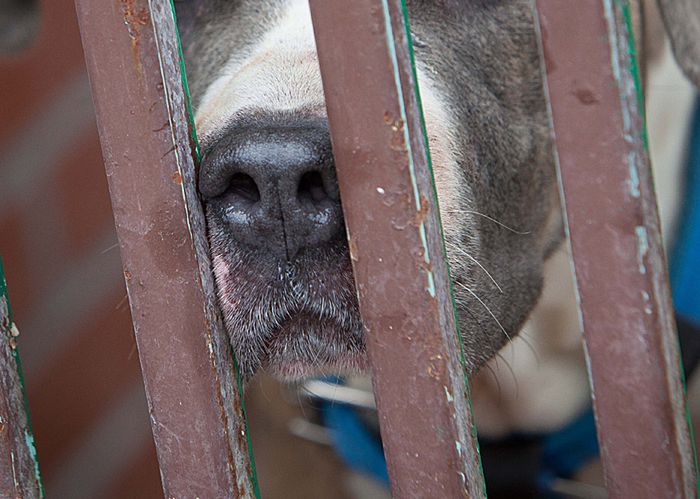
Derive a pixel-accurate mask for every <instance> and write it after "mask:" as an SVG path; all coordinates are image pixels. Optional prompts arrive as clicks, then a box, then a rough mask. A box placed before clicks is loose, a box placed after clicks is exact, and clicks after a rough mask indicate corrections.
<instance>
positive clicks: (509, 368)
mask: <svg viewBox="0 0 700 499" xmlns="http://www.w3.org/2000/svg"><path fill="white" fill-rule="evenodd" d="M496 357H497V358H499V359H501V360H502V361H503V362H504V363H505V365H506V367H507V368H508V371H510V375H511V377H512V378H513V383H515V398H516V399H517V398H518V393H519V392H520V384H519V383H518V377H517V376H516V375H515V371H514V370H513V366H511V365H510V364H509V363H508V361H507V360H506V359H505V358H504V357H503V355H501V352H496Z"/></svg>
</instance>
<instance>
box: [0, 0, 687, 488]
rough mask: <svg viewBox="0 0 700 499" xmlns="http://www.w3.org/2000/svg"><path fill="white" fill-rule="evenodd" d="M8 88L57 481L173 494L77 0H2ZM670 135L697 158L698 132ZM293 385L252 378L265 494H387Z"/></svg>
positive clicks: (0, 160)
mask: <svg viewBox="0 0 700 499" xmlns="http://www.w3.org/2000/svg"><path fill="white" fill-rule="evenodd" d="M37 13H38V15H37ZM673 71H674V70H673V68H671V69H669V73H668V74H671V75H674V74H675V76H669V79H668V80H661V81H660V82H659V83H657V84H656V85H654V86H652V87H650V90H649V92H650V95H652V94H654V93H655V94H656V97H657V98H658V101H657V102H658V104H657V105H656V107H657V108H656V109H650V113H656V114H655V115H659V116H660V115H663V116H662V117H661V118H660V119H659V120H657V121H658V122H660V123H662V124H663V123H664V122H668V121H669V120H670V121H673V120H689V119H690V118H689V117H690V116H691V113H690V112H689V111H688V109H689V106H692V102H693V94H692V90H689V89H688V87H683V86H681V87H679V86H678V84H677V81H678V78H679V77H678V76H677V73H673ZM0 95H2V99H1V102H2V104H0V110H1V113H0V116H2V120H0V255H1V256H2V259H3V262H4V267H5V272H6V278H7V282H8V289H9V293H10V300H11V305H12V308H13V311H14V316H15V321H16V323H17V324H18V326H19V329H20V332H21V336H20V350H21V356H22V362H23V367H24V374H25V380H26V391H27V397H28V400H29V407H30V413H31V419H32V423H33V427H34V432H35V438H36V445H37V450H38V455H39V460H40V467H41V472H42V475H43V477H44V482H45V487H46V491H47V495H48V497H59V498H64V497H65V498H67V497H70V498H95V497H99V498H124V497H130V498H151V497H153V498H156V497H162V489H161V486H160V479H159V474H158V465H157V462H156V457H155V451H154V448H153V443H152V440H151V433H150V427H149V424H148V414H147V408H146V402H145V396H144V393H143V388H142V384H141V379H140V372H139V362H138V354H137V352H136V346H135V342H134V338H133V335H132V330H131V318H130V315H129V306H128V302H127V297H126V291H125V288H124V282H123V276H122V272H121V262H120V257H119V250H118V248H117V241H116V236H115V232H114V227H113V220H112V213H111V208H110V202H109V195H108V191H107V183H106V178H105V175H104V169H103V164H102V157H101V152H100V145H99V139H98V135H97V130H96V126H95V118H94V113H93V108H92V103H91V98H90V89H89V83H88V80H87V76H86V73H85V68H84V62H83V53H82V48H81V45H80V38H79V33H78V27H77V24H76V19H75V12H74V6H73V1H72V0H46V1H38V0H37V1H36V2H33V1H27V0H0ZM664 128H665V127H663V126H662V127H659V130H658V131H654V130H652V131H651V134H652V141H653V142H652V146H653V147H654V141H655V138H656V137H661V136H662V135H663V133H664ZM658 142H659V143H660V144H667V145H665V146H664V145H660V146H658V149H659V151H660V149H661V148H663V147H666V148H668V151H667V152H665V153H664V152H659V154H666V155H667V156H668V155H670V156H674V155H675V157H676V159H675V160H674V161H682V158H684V157H685V151H686V145H685V143H686V142H687V141H686V137H676V138H675V139H674V138H673V137H671V138H669V137H666V138H664V139H663V140H661V138H659V139H658ZM678 158H681V159H678ZM663 188H669V189H673V188H674V187H673V186H666V187H664V186H660V189H663ZM679 199H680V195H679ZM669 216H670V215H669ZM296 397H297V395H296V394H295V393H293V392H289V391H287V390H286V389H284V388H282V387H280V386H279V385H278V384H277V383H276V382H274V381H272V380H270V379H267V378H265V377H261V378H259V379H258V380H257V381H256V382H255V383H254V385H253V387H252V388H251V389H250V390H249V392H248V393H247V396H246V398H247V400H246V406H247V409H248V416H249V421H250V423H251V433H252V436H253V444H254V450H255V455H256V463H257V468H258V474H259V478H260V483H261V489H262V493H263V496H265V497H273V498H295V497H299V498H309V497H339V498H342V497H375V496H376V497H381V496H382V495H383V492H382V488H381V486H378V485H373V484H372V482H371V481H368V480H365V479H363V478H361V477H360V476H359V475H356V474H349V473H348V472H346V471H345V469H344V467H343V465H342V464H341V463H340V460H339V458H337V457H336V455H335V453H334V452H333V451H332V450H331V449H330V448H329V447H328V446H327V445H325V443H324V442H325V440H324V439H325V437H324V435H323V434H322V433H321V434H319V435H317V436H316V437H315V438H314V437H313V435H312V433H313V431H311V433H309V431H310V428H311V430H313V427H306V428H302V429H301V430H300V431H301V432H302V433H305V434H306V435H307V437H311V440H314V439H315V440H316V441H317V443H314V442H312V441H310V440H308V439H301V438H298V437H296V436H294V435H293V434H292V432H291V431H290V424H291V426H292V427H294V424H295V423H299V422H300V421H304V420H303V416H308V414H306V413H305V412H304V411H306V410H309V411H313V408H311V407H309V406H308V404H307V403H306V402H303V403H301V404H300V402H302V401H301V400H300V399H296ZM300 405H301V407H300ZM311 419H313V418H311Z"/></svg>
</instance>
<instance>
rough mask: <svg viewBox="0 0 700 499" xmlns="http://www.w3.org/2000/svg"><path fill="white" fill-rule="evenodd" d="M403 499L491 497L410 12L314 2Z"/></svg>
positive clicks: (390, 460)
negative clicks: (457, 316) (411, 39)
mask: <svg viewBox="0 0 700 499" xmlns="http://www.w3.org/2000/svg"><path fill="white" fill-rule="evenodd" d="M310 4H311V14H312V18H313V22H314V31H315V35H316V44H317V48H318V55H319V62H320V64H321V75H322V78H323V86H324V91H325V96H326V105H327V109H328V118H329V124H330V130H331V136H332V140H333V151H334V155H335V162H336V169H337V174H338V181H339V185H340V191H341V196H342V199H343V209H344V213H345V220H346V224H347V227H348V238H349V246H350V254H351V258H352V263H353V269H354V274H355V280H356V283H357V290H358V295H359V300H360V309H361V313H362V318H363V323H364V326H365V330H366V332H367V348H368V352H369V360H370V363H371V365H372V374H373V384H374V392H375V396H376V399H377V406H378V409H379V421H380V426H381V433H382V442H383V445H384V451H385V454H386V457H387V465H388V471H389V478H390V481H391V487H392V492H393V495H394V497H464V496H465V495H466V496H468V497H483V496H484V495H485V491H484V484H483V478H482V474H481V467H480V461H479V455H478V449H477V444H476V441H475V430H474V427H473V423H472V417H471V411H470V407H469V392H468V387H467V383H466V379H465V370H464V367H463V364H462V363H461V358H460V354H459V352H460V351H461V346H460V341H459V337H458V335H457V333H456V326H455V314H454V306H453V302H452V296H451V292H450V285H449V276H448V270H447V266H446V264H445V259H444V254H445V253H444V247H443V240H442V234H441V227H440V219H439V214H438V207H437V201H436V198H435V191H434V187H433V179H432V174H431V171H430V164H429V159H428V150H427V143H426V138H425V135H424V129H423V122H422V116H421V109H420V105H419V102H418V96H417V87H416V81H415V75H414V72H413V61H412V56H411V52H410V48H409V40H408V38H407V32H406V19H405V12H404V10H403V7H402V2H401V1H400V0H356V1H354V2H352V8H351V9H350V8H348V4H347V2H346V1H345V0H311V2H310Z"/></svg>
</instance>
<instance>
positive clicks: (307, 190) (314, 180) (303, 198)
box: [297, 172, 328, 204]
mask: <svg viewBox="0 0 700 499" xmlns="http://www.w3.org/2000/svg"><path fill="white" fill-rule="evenodd" d="M297 198H298V199H299V201H300V202H302V203H309V204H316V203H319V202H321V201H323V200H324V199H328V193H327V192H326V188H325V186H324V184H323V177H322V176H321V173H320V172H306V173H305V174H304V175H302V176H301V179H300V180H299V187H298V188H297Z"/></svg>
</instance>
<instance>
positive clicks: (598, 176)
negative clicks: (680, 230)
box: [537, 0, 697, 499]
mask: <svg viewBox="0 0 700 499" xmlns="http://www.w3.org/2000/svg"><path fill="white" fill-rule="evenodd" d="M537 9H538V11H539V17H540V28H541V40H542V45H543V54H544V61H545V66H546V73H547V84H548V91H549V97H550V102H551V112H552V118H553V123H554V131H555V135H556V148H557V152H558V156H559V166H560V177H561V181H562V186H563V193H564V197H565V205H566V211H567V216H568V228H569V233H570V237H571V245H572V252H573V258H574V267H575V271H576V280H577V285H578V290H579V297H580V306H581V314H582V319H583V326H584V330H585V340H586V351H587V357H588V364H589V369H590V375H591V385H592V388H593V401H594V408H595V414H596V421H597V425H598V440H599V442H600V448H601V455H602V459H603V464H604V467H605V475H606V482H607V487H608V493H609V496H610V497H611V498H630V497H635V498H642V497H649V498H655V499H657V498H664V497H668V498H671V497H696V494H697V490H696V486H697V485H696V475H695V464H694V458H693V450H692V444H691V440H690V433H689V428H688V422H687V417H686V411H685V401H684V392H683V385H682V378H681V369H680V357H679V352H678V343H677V339H676V334H675V324H674V318H673V313H672V312H673V309H672V306H671V301H670V293H669V288H668V278H667V271H666V260H665V257H664V252H663V247H662V245H661V233H660V230H659V221H658V216H657V210H656V199H655V194H654V189H653V184H652V177H651V172H650V169H649V158H648V154H647V148H646V137H645V130H644V119H643V109H642V104H643V100H642V98H641V94H640V90H639V88H640V87H639V81H638V77H637V70H636V65H635V61H634V51H633V48H632V47H633V45H632V42H631V35H630V30H629V10H628V5H627V3H626V1H623V0H577V1H576V2H567V3H566V7H565V8H564V7H563V5H562V2H561V1H560V0H537Z"/></svg>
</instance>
